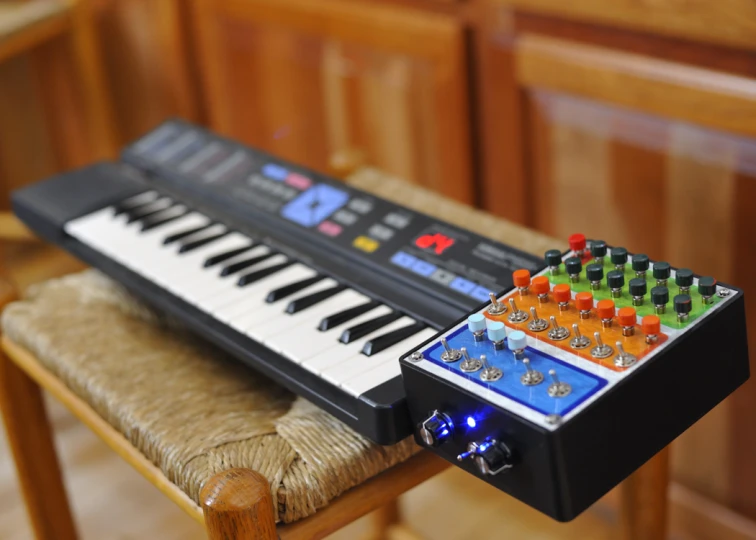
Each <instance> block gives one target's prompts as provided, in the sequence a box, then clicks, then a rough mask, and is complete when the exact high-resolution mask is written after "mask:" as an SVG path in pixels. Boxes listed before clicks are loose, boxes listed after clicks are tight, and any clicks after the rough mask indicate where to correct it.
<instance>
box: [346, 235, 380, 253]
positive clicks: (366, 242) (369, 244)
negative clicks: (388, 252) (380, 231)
mask: <svg viewBox="0 0 756 540" xmlns="http://www.w3.org/2000/svg"><path fill="white" fill-rule="evenodd" d="M352 245H353V246H354V247H356V248H357V249H360V250H362V251H364V252H365V253H372V252H374V251H375V250H376V249H378V248H379V247H380V245H381V244H380V242H377V241H375V240H373V239H372V238H368V237H367V236H358V237H357V238H355V239H354V242H352Z"/></svg>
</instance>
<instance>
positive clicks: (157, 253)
mask: <svg viewBox="0 0 756 540" xmlns="http://www.w3.org/2000/svg"><path fill="white" fill-rule="evenodd" d="M65 230H66V232H67V233H68V234H69V235H71V236H73V237H74V238H76V239H78V240H79V241H81V242H82V243H84V244H86V245H88V246H89V247H90V248H92V249H94V250H96V251H99V252H101V253H102V254H103V255H105V256H107V257H109V258H112V259H113V260H115V261H117V262H119V263H120V264H122V265H123V266H125V267H127V268H129V269H130V270H132V271H133V272H135V273H137V274H139V275H141V276H143V277H144V278H146V279H148V280H150V281H152V282H154V283H155V284H157V285H159V286H160V287H162V288H163V289H165V290H166V291H168V292H169V293H171V294H173V295H175V296H177V297H179V298H181V299H183V300H184V301H186V302H188V303H190V304H192V305H193V306H195V307H196V308H198V309H200V310H201V311H203V312H205V313H207V314H208V315H210V316H212V317H213V318H215V319H217V320H218V321H219V322H221V323H223V324H225V325H228V326H230V327H231V328H233V329H235V330H236V331H238V332H240V333H242V334H244V335H246V336H247V337H249V338H250V339H252V340H255V341H257V342H259V343H261V344H263V345H265V346H266V347H267V348H269V349H271V350H273V351H275V352H277V353H279V354H281V355H282V356H284V357H285V358H287V359H288V360H290V361H292V362H295V363H296V364H299V365H301V366H302V367H303V368H305V369H307V370H308V371H310V372H312V373H314V374H316V375H317V376H319V377H321V378H322V379H323V380H324V381H327V382H328V383H330V384H333V385H334V386H337V387H339V388H341V389H343V390H344V391H345V392H347V393H349V394H351V395H353V396H360V395H362V394H364V393H365V392H367V391H369V390H371V389H373V388H376V387H377V386H379V385H381V384H383V383H384V382H386V381H388V380H390V379H393V378H394V377H397V376H399V375H400V368H399V363H398V358H399V356H400V355H401V354H402V353H403V352H405V351H407V350H410V349H412V348H413V347H415V346H417V345H419V344H420V343H422V342H424V341H426V340H427V339H429V338H431V337H432V336H433V335H434V334H435V330H433V329H431V328H428V327H426V325H425V324H424V323H422V322H420V321H417V320H415V319H414V318H412V317H410V316H408V315H406V314H403V313H401V312H398V311H396V310H394V309H393V308H391V307H390V306H387V305H386V304H384V303H382V302H381V301H379V300H378V299H375V298H371V297H369V296H367V295H365V294H363V293H361V292H358V291H356V290H354V289H352V288H350V287H348V286H346V285H344V284H342V283H340V282H339V281H338V279H335V278H334V277H331V276H325V275H322V274H320V273H318V272H317V271H316V270H315V269H314V268H311V267H309V266H307V265H306V264H304V263H302V262H300V261H297V260H294V259H292V258H291V257H289V256H287V255H284V254H282V253H279V252H277V251H276V250H275V249H272V248H271V247H269V246H266V245H265V244H263V243H260V242H258V241H256V240H254V239H253V238H251V237H249V236H247V235H245V234H243V233H241V232H238V231H234V230H231V229H229V228H228V227H226V226H225V225H224V224H222V223H218V222H217V221H214V220H213V219H211V218H210V217H208V216H206V215H204V214H202V213H201V212H198V211H195V210H191V209H190V208H188V207H187V206H185V205H184V204H182V203H181V202H178V201H175V200H173V199H172V198H170V197H166V196H162V195H160V194H159V193H157V192H156V191H152V190H151V191H146V192H144V193H141V194H139V195H136V196H133V197H130V198H129V199H127V200H125V201H121V202H120V203H118V204H116V205H114V206H111V207H108V208H104V209H102V210H99V211H96V212H94V213H92V214H89V215H87V216H84V217H81V218H78V219H75V220H73V221H70V222H68V223H67V224H66V226H65Z"/></svg>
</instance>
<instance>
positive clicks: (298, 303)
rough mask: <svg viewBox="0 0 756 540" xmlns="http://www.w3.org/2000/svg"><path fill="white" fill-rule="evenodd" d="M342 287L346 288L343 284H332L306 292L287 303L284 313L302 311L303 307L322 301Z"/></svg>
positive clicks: (339, 290)
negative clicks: (320, 289) (318, 289)
mask: <svg viewBox="0 0 756 540" xmlns="http://www.w3.org/2000/svg"><path fill="white" fill-rule="evenodd" d="M344 289H346V287H345V286H344V285H334V286H333V287H329V288H328V289H324V290H322V291H318V292H316V293H312V294H308V295H307V296H302V297H300V298H297V299H296V300H292V301H291V302H289V305H288V306H286V313H289V314H291V315H294V314H295V313H299V312H300V311H304V310H305V309H307V308H309V307H312V306H314V305H315V304H317V303H319V302H322V301H323V300H328V299H329V298H330V297H332V296H333V295H334V294H338V293H340V292H341V291H343V290H344Z"/></svg>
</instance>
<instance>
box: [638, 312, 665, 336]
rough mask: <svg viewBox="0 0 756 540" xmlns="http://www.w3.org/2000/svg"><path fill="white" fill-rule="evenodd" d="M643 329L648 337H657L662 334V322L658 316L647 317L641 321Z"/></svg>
mask: <svg viewBox="0 0 756 540" xmlns="http://www.w3.org/2000/svg"><path fill="white" fill-rule="evenodd" d="M641 329H642V330H643V333H644V334H646V335H647V336H656V335H658V334H659V333H661V320H660V319H659V317H657V316H656V315H646V316H645V317H643V321H641Z"/></svg>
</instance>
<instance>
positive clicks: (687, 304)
mask: <svg viewBox="0 0 756 540" xmlns="http://www.w3.org/2000/svg"><path fill="white" fill-rule="evenodd" d="M674 304H675V313H690V311H691V310H692V309H693V303H692V301H691V300H690V296H688V295H687V294H678V295H677V296H675V300H674Z"/></svg>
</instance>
